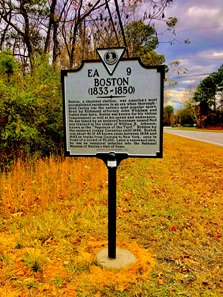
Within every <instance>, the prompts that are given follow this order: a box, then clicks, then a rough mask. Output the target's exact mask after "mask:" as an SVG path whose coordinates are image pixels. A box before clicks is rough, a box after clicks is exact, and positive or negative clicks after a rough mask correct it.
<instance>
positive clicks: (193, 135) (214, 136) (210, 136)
mask: <svg viewBox="0 0 223 297" xmlns="http://www.w3.org/2000/svg"><path fill="white" fill-rule="evenodd" d="M164 132H166V133H171V134H174V135H178V136H181V137H186V138H189V139H193V140H198V141H203V142H208V143H211V144H215V145H220V146H223V133H218V132H199V131H189V130H175V129H173V128H169V127H167V128H166V127H164Z"/></svg>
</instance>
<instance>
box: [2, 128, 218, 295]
mask: <svg viewBox="0 0 223 297" xmlns="http://www.w3.org/2000/svg"><path fill="white" fill-rule="evenodd" d="M222 176H223V149H222V148H221V147H217V146H213V145H210V144H205V143H200V142H195V141H192V140H188V139H184V138H181V137H177V136H174V135H169V134H167V135H165V139H164V158H163V159H128V160H125V161H123V162H122V163H121V164H120V166H119V168H118V170H117V198H118V206H117V240H118V245H119V246H120V247H124V248H127V249H129V250H130V251H131V252H132V253H134V254H135V256H136V257H137V259H138V262H137V263H136V264H135V265H134V266H132V267H131V268H129V269H127V270H124V271H107V270H105V269H102V268H101V267H99V266H98V265H97V262H96V261H95V257H94V256H95V255H96V253H97V252H98V251H99V250H100V249H101V248H102V247H104V246H105V245H107V169H106V167H105V165H104V163H103V162H102V161H100V160H96V159H94V158H92V159H84V158H79V159H74V158H73V159H56V158H53V157H52V158H50V159H47V160H39V161H37V162H35V163H32V162H27V163H23V162H18V163H16V164H15V166H14V167H13V169H12V171H10V172H8V173H2V174H1V176H0V198H1V200H0V211H1V218H0V296H2V297H4V296H7V297H11V296H21V297H23V296H77V297H79V296H93V297H102V296H103V297H106V296H112V297H113V296H120V297H125V296H131V297H132V296H145V297H147V296H150V297H165V296H173V297H175V296H191V297H196V296H202V297H212V296H213V297H218V296H219V297H220V296H222V294H223V281H222V280H223V266H222V263H223V238H222V234H223V217H222V216H221V213H222V211H223V202H222V197H223V182H222Z"/></svg>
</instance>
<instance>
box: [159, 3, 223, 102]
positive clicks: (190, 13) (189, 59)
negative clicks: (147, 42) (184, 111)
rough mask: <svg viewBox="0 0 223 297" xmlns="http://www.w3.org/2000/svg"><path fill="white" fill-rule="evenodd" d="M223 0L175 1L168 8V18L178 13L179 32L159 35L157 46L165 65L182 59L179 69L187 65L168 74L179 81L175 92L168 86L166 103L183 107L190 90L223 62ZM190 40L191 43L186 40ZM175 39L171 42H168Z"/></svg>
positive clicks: (177, 29)
mask: <svg viewBox="0 0 223 297" xmlns="http://www.w3.org/2000/svg"><path fill="white" fill-rule="evenodd" d="M222 11H223V2H222V0H211V1H209V0H175V1H174V2H173V4H172V5H171V6H170V7H169V8H168V9H167V11H166V17H167V18H168V17H171V16H176V17H177V18H179V23H178V25H177V26H176V29H175V33H176V35H171V34H170V32H166V33H165V34H163V35H161V36H160V38H159V39H160V44H159V48H158V49H157V51H158V53H159V54H164V56H165V58H166V64H167V65H169V64H170V63H171V62H172V61H176V60H179V61H180V65H179V68H182V69H183V68H186V69H187V72H186V73H181V74H178V72H177V71H178V70H179V69H176V70H175V72H172V73H169V74H168V76H169V78H170V79H171V80H174V81H176V82H177V85H176V86H175V88H174V90H175V91H173V88H172V87H166V91H165V93H166V94H165V99H166V102H169V103H171V102H172V103H173V105H174V106H175V107H176V106H178V105H177V103H176V102H175V101H178V102H179V106H181V104H182V102H183V101H184V99H185V97H186V96H187V92H188V90H189V89H191V88H195V87H196V86H198V84H199V83H200V81H201V80H202V79H204V78H205V77H207V76H208V75H209V74H210V73H212V72H215V71H217V70H218V69H219V67H220V66H221V65H222V64H223V50H222V49H223V38H222V36H223V13H222ZM185 39H189V40H190V44H185V43H184V40H185ZM170 40H173V42H172V45H170V43H168V41H170Z"/></svg>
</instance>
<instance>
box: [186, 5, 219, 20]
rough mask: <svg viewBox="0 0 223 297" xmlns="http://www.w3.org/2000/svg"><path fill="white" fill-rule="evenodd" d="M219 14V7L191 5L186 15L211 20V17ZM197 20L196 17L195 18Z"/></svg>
mask: <svg viewBox="0 0 223 297" xmlns="http://www.w3.org/2000/svg"><path fill="white" fill-rule="evenodd" d="M218 14H219V9H218V8H211V7H210V6H209V7H207V6H204V7H200V6H191V7H189V8H188V10H187V12H186V15H187V16H188V17H189V18H196V20H198V21H199V20H200V18H203V19H206V18H207V20H211V18H213V17H216V16H217V15H218ZM194 20H195V19H194Z"/></svg>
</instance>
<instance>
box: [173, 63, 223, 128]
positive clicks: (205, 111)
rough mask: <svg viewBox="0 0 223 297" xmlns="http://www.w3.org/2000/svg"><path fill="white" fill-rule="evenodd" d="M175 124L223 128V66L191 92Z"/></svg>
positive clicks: (178, 113)
mask: <svg viewBox="0 0 223 297" xmlns="http://www.w3.org/2000/svg"><path fill="white" fill-rule="evenodd" d="M175 123H178V124H181V125H183V126H196V127H198V128H206V127H216V128H217V127H219V128H222V127H223V65H221V66H220V67H219V69H218V70H217V71H216V72H213V73H211V74H210V75H209V76H207V77H206V78H204V79H203V80H201V82H200V83H199V84H198V86H197V87H196V89H195V90H190V91H189V94H188V98H187V100H186V103H185V108H183V109H180V110H178V111H177V113H176V118H175Z"/></svg>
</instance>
